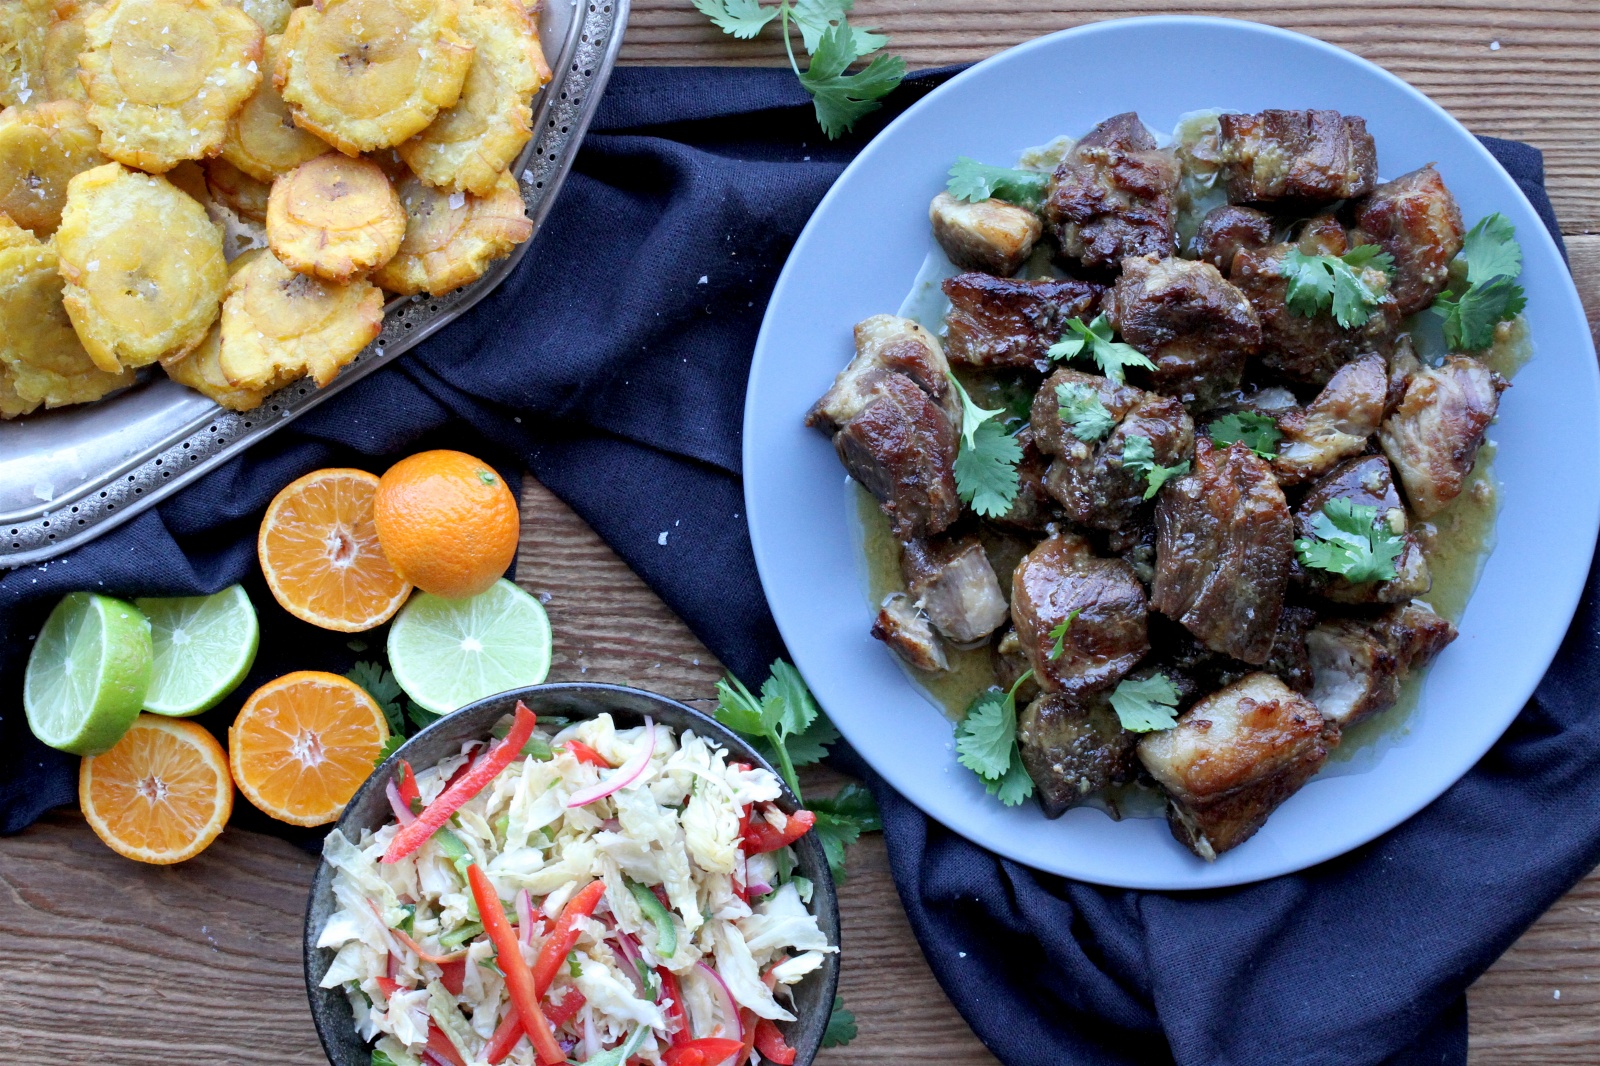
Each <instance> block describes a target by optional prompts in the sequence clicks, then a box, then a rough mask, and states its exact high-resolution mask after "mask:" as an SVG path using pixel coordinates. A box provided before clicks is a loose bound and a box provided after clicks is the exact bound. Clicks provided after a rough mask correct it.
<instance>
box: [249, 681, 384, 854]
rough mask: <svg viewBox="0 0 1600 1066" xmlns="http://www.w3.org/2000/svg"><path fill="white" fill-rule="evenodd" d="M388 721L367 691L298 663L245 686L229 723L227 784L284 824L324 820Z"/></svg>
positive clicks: (354, 780)
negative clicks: (250, 690) (263, 681)
mask: <svg viewBox="0 0 1600 1066" xmlns="http://www.w3.org/2000/svg"><path fill="white" fill-rule="evenodd" d="M388 739H389V725H388V723H387V722H386V721H384V717H383V711H382V710H381V709H380V708H379V707H378V705H377V704H376V703H374V702H373V700H372V697H371V696H369V695H367V694H366V692H365V691H363V690H362V688H361V686H359V685H357V684H355V683H354V682H352V681H349V680H347V679H346V678H342V677H340V676H339V675H338V674H328V673H323V672H322V671H321V670H298V671H296V672H295V673H292V674H285V675H283V676H282V677H280V678H278V679H277V680H276V681H268V682H267V683H266V684H265V685H262V686H261V687H260V688H258V689H256V690H255V692H253V693H251V695H250V698H249V699H248V700H245V702H244V706H243V707H242V708H240V709H239V715H238V717H236V718H235V719H234V720H233V725H232V726H230V727H229V729H228V764H229V765H230V766H231V767H232V768H233V780H234V783H235V784H237V785H238V786H239V791H240V792H243V793H244V794H245V795H246V796H247V797H248V798H249V800H250V802H251V803H254V804H255V805H256V806H257V807H260V808H261V809H262V810H263V811H265V812H266V813H267V814H270V815H271V816H272V817H274V818H276V819H278V820H279V821H280V822H288V823H290V824H291V825H323V824H325V823H327V822H331V821H333V820H334V819H335V818H337V817H339V815H340V813H341V812H342V811H343V810H344V805H345V804H347V803H349V802H350V797H351V796H354V795H355V794H356V789H358V788H360V787H361V782H363V781H365V780H366V779H367V778H368V776H370V775H371V773H372V764H373V761H374V760H375V759H376V758H377V757H378V752H379V751H381V750H382V749H383V743H384V741H386V740H388Z"/></svg>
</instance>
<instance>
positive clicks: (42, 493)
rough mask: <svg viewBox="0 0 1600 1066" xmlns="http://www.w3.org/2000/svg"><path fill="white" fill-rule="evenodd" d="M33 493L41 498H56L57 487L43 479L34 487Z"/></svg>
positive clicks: (47, 499)
mask: <svg viewBox="0 0 1600 1066" xmlns="http://www.w3.org/2000/svg"><path fill="white" fill-rule="evenodd" d="M33 494H34V495H35V496H37V497H39V499H41V500H46V501H49V500H53V499H55V498H56V487H55V486H54V485H52V484H51V483H50V482H48V481H41V482H39V483H38V484H37V485H35V486H34V487H33Z"/></svg>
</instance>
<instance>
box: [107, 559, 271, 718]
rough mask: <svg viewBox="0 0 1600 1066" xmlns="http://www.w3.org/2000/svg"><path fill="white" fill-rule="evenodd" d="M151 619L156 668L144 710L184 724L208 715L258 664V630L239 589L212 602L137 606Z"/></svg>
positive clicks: (191, 599) (183, 599) (188, 599)
mask: <svg viewBox="0 0 1600 1066" xmlns="http://www.w3.org/2000/svg"><path fill="white" fill-rule="evenodd" d="M134 603H136V604H137V605H138V607H139V610H141V611H143V612H144V613H145V617H147V618H149V619H150V639H151V641H152V642H153V643H154V645H155V668H154V669H153V670H152V671H151V673H150V691H149V692H147V693H145V697H144V709H145V710H147V711H154V712H155V713H156V714H165V715H170V716H172V717H174V718H186V717H188V716H189V715H191V714H199V713H200V712H201V711H209V710H210V709H211V708H213V707H215V706H216V705H217V704H218V703H219V702H220V701H221V700H222V697H224V696H226V695H227V694H228V693H230V692H232V691H233V690H234V689H235V688H237V687H238V685H239V682H241V681H243V680H244V675H245V674H247V673H249V672H250V667H251V665H252V664H253V663H254V662H255V661H256V646H257V645H258V644H259V643H260V639H261V628H260V626H258V625H257V624H256V609H255V608H254V607H252V606H251V605H250V597H249V596H247V595H245V591H244V589H243V588H241V587H240V586H238V585H231V586H229V587H228V588H225V589H223V590H222V591H221V592H219V593H217V594H216V595H214V596H178V597H173V598H170V599H153V598H152V599H142V600H135V601H134Z"/></svg>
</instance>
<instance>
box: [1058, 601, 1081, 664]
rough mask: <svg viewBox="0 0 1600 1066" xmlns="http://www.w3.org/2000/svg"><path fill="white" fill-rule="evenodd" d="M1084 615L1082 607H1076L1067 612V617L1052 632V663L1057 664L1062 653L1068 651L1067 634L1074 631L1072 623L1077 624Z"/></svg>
mask: <svg viewBox="0 0 1600 1066" xmlns="http://www.w3.org/2000/svg"><path fill="white" fill-rule="evenodd" d="M1082 613H1083V608H1082V607H1074V608H1073V609H1072V610H1070V611H1068V612H1067V617H1066V618H1065V619H1063V620H1062V622H1061V624H1059V625H1057V626H1055V627H1054V628H1053V629H1051V630H1050V639H1051V641H1052V642H1053V643H1052V644H1051V645H1050V661H1051V662H1055V661H1056V660H1057V659H1059V658H1061V655H1062V653H1063V652H1064V651H1066V646H1067V632H1068V631H1069V630H1071V629H1072V623H1074V622H1076V621H1077V620H1078V616H1079V615H1080V614H1082Z"/></svg>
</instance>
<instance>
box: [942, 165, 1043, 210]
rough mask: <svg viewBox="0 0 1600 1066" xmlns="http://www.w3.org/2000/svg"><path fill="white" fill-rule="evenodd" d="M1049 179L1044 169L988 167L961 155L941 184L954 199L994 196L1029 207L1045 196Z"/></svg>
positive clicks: (974, 199)
mask: <svg viewBox="0 0 1600 1066" xmlns="http://www.w3.org/2000/svg"><path fill="white" fill-rule="evenodd" d="M1049 182H1050V175H1048V174H1046V173H1044V172H1043V171H1037V170H1013V169H1012V168H1011V167H996V166H990V165H989V164H988V163H980V162H978V161H977V160H976V159H970V158H968V157H967V156H961V157H959V158H958V159H956V162H955V166H953V167H951V168H950V180H949V181H947V182H945V186H944V187H945V188H946V189H948V190H950V195H951V196H954V197H955V198H956V199H957V200H965V201H967V202H968V203H972V204H975V203H979V202H980V201H983V200H988V199H990V198H993V199H996V200H1005V201H1006V202H1008V203H1013V204H1025V205H1028V206H1032V205H1034V204H1037V203H1038V202H1039V201H1040V200H1042V199H1044V190H1045V186H1046V185H1048V184H1049Z"/></svg>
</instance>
